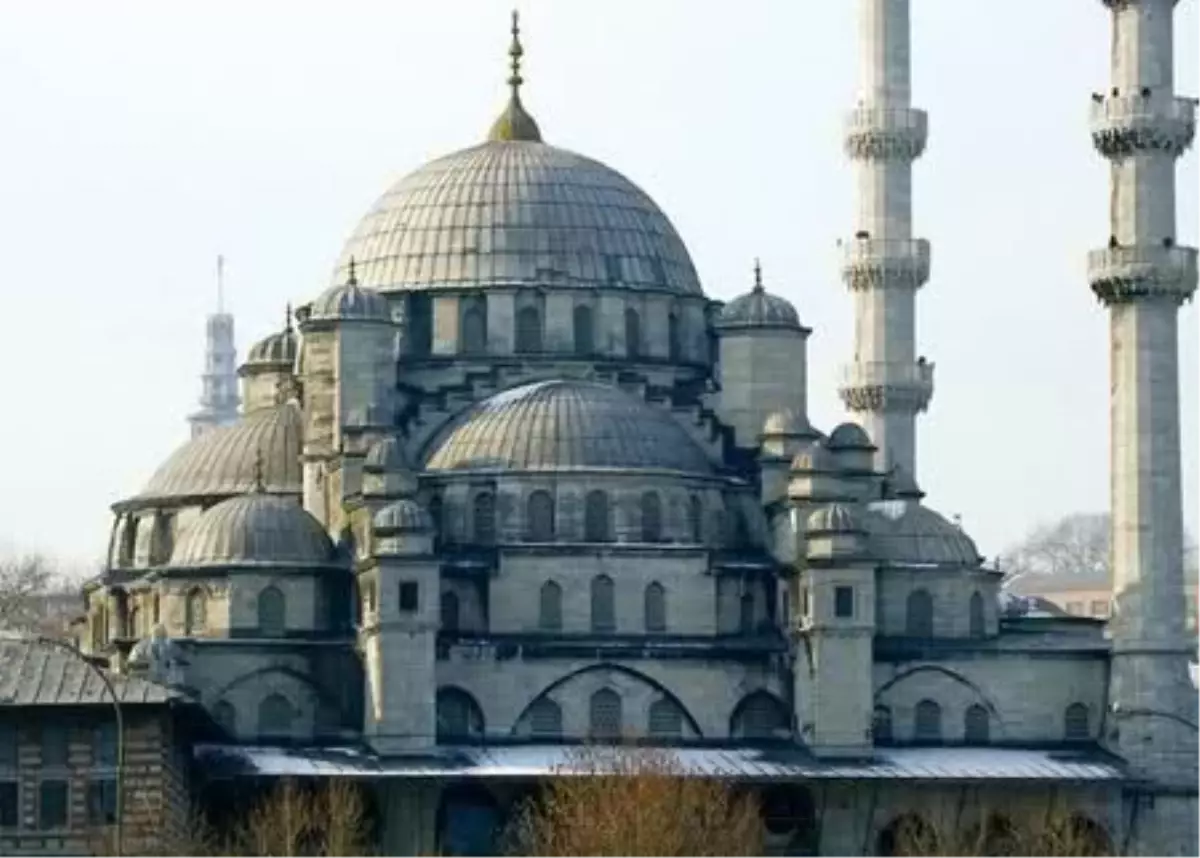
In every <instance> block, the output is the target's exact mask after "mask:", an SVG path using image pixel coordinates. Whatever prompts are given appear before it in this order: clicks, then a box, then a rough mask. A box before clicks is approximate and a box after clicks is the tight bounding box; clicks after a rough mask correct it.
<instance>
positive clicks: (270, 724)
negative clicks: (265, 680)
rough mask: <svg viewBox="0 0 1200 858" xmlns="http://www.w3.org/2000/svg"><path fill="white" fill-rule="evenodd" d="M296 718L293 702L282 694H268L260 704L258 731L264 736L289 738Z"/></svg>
mask: <svg viewBox="0 0 1200 858" xmlns="http://www.w3.org/2000/svg"><path fill="white" fill-rule="evenodd" d="M294 719H295V712H294V711H293V709H292V704H291V703H290V702H288V699H287V698H286V697H284V696H283V695H282V694H268V695H267V696H266V697H264V698H263V701H262V702H261V703H259V704H258V732H259V735H260V736H262V737H264V738H272V739H284V738H287V737H288V736H289V735H291V732H292V722H293V720H294Z"/></svg>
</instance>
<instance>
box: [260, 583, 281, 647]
mask: <svg viewBox="0 0 1200 858" xmlns="http://www.w3.org/2000/svg"><path fill="white" fill-rule="evenodd" d="M286 617H287V607H286V601H285V599H284V596H283V592H282V591H281V590H280V589H279V588H278V587H266V588H264V589H263V590H262V591H260V592H259V594H258V633H259V634H260V635H262V636H263V637H266V638H280V637H283V633H284V629H286V628H287V619H286Z"/></svg>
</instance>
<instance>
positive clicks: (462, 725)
mask: <svg viewBox="0 0 1200 858" xmlns="http://www.w3.org/2000/svg"><path fill="white" fill-rule="evenodd" d="M436 705H437V736H438V739H439V740H442V739H469V738H479V737H481V736H483V734H484V721H483V710H482V709H480V708H479V704H478V703H476V702H475V698H474V697H472V696H471V695H470V694H468V693H467V692H465V691H462V690H461V689H458V688H443V689H442V690H440V691H438V693H437V704H436Z"/></svg>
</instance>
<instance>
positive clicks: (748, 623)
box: [738, 592, 754, 635]
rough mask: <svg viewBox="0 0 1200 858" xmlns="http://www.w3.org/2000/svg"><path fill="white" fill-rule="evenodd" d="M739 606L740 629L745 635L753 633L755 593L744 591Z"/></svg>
mask: <svg viewBox="0 0 1200 858" xmlns="http://www.w3.org/2000/svg"><path fill="white" fill-rule="evenodd" d="M738 608H739V614H738V629H739V630H740V631H741V633H742V634H744V635H748V634H751V633H752V632H753V631H754V594H753V593H750V592H746V593H742V598H741V599H740V600H739V601H738Z"/></svg>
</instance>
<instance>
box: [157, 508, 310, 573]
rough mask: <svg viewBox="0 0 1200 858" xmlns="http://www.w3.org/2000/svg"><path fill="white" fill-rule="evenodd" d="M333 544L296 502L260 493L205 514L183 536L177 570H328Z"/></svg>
mask: <svg viewBox="0 0 1200 858" xmlns="http://www.w3.org/2000/svg"><path fill="white" fill-rule="evenodd" d="M332 557H333V543H332V542H330V540H329V536H328V535H327V534H326V533H325V528H323V527H322V526H321V523H320V522H319V521H317V520H316V519H315V518H313V517H312V516H311V515H309V514H308V513H307V512H305V511H304V509H303V508H301V506H300V505H299V504H298V503H296V502H295V501H294V500H291V499H288V498H278V497H272V496H271V495H267V494H263V493H261V492H253V493H251V494H247V495H239V496H238V497H235V498H230V499H229V500H227V501H222V502H221V503H219V504H217V505H216V506H214V507H212V508H211V509H209V510H206V511H205V512H204V514H203V515H201V516H200V517H199V518H198V519H196V521H195V522H194V523H193V524H192V525H191V526H190V527H188V528H187V530H185V531H184V532H183V536H182V538H181V539H180V540H179V544H178V545H176V546H175V550H174V552H172V554H171V565H172V566H328V565H332V563H333V561H332Z"/></svg>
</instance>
